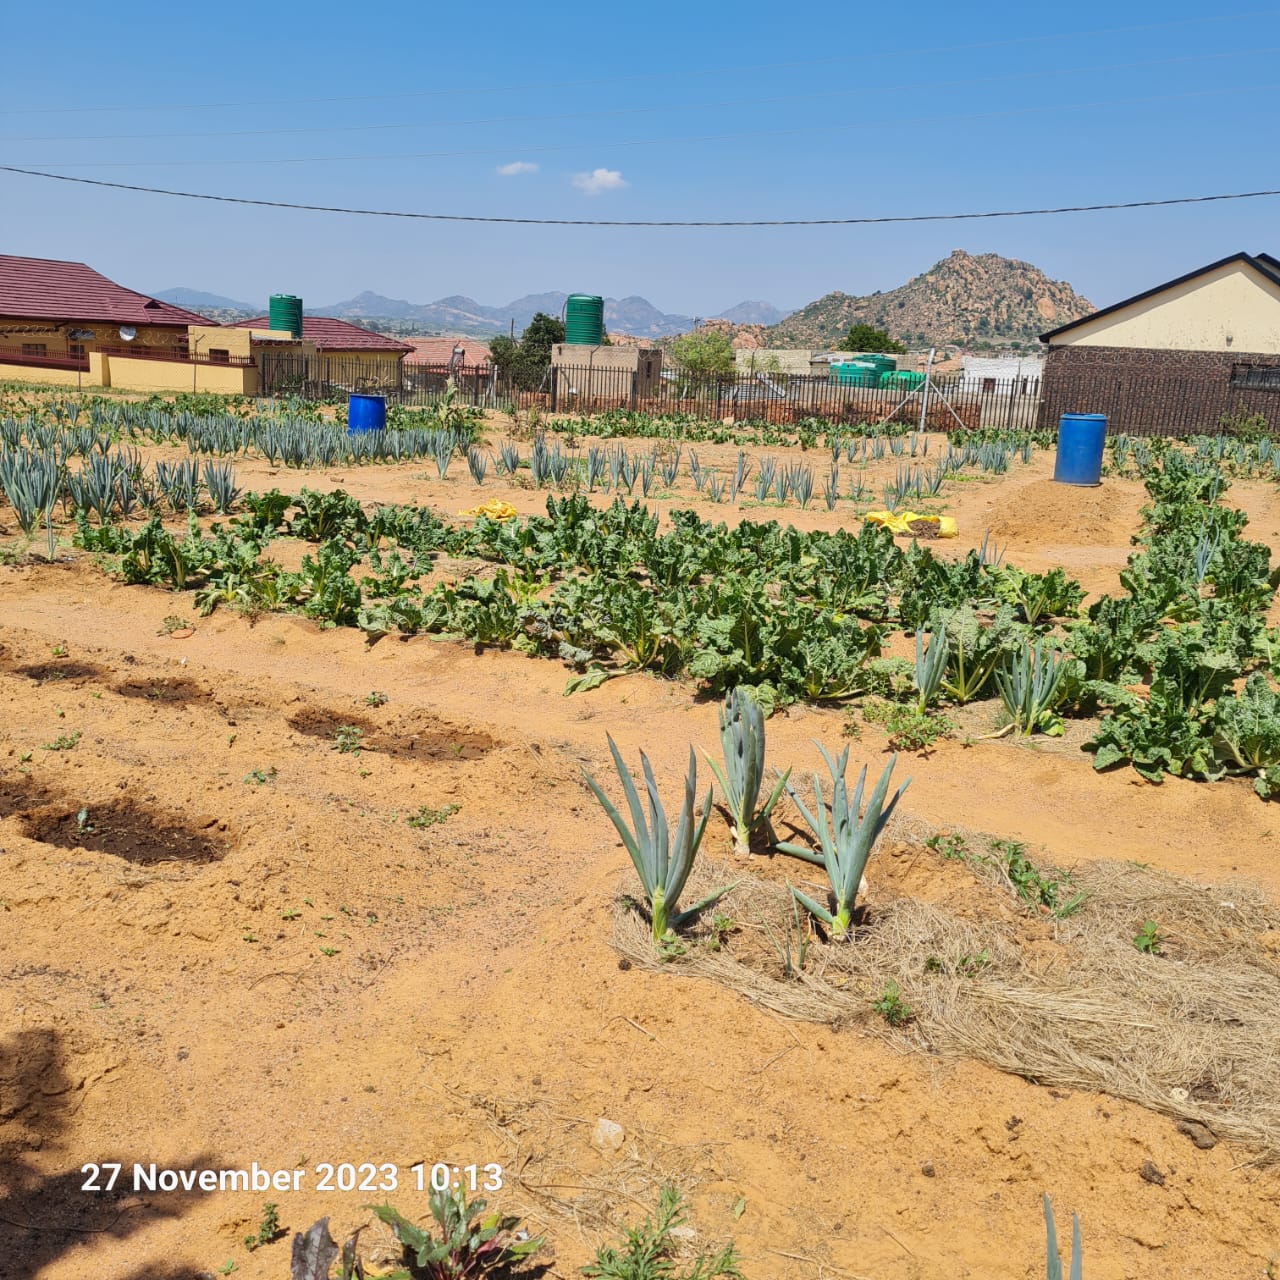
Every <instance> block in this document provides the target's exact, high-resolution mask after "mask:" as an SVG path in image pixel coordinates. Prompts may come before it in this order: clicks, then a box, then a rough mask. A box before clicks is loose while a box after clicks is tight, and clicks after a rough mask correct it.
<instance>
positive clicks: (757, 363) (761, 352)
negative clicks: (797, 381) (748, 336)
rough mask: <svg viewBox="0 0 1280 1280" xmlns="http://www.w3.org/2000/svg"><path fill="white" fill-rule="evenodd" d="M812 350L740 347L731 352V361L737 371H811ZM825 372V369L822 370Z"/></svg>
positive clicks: (806, 373) (802, 372) (804, 372)
mask: <svg viewBox="0 0 1280 1280" xmlns="http://www.w3.org/2000/svg"><path fill="white" fill-rule="evenodd" d="M814 354H815V353H814V352H812V351H809V350H807V349H806V350H803V351H801V350H797V349H793V348H776V349H771V348H760V347H757V348H741V349H739V350H736V351H735V352H734V353H733V363H734V364H735V365H736V366H737V370H738V372H739V373H799V374H805V375H808V374H809V373H811V372H812V369H811V367H810V366H811V365H812V363H813V357H814ZM823 372H825V369H824V370H823Z"/></svg>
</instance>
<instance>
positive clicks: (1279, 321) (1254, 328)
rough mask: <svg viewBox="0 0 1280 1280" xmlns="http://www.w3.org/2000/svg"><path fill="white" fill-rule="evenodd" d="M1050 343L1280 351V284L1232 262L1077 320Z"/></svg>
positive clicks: (1204, 349)
mask: <svg viewBox="0 0 1280 1280" xmlns="http://www.w3.org/2000/svg"><path fill="white" fill-rule="evenodd" d="M1050 346H1051V347H1109V348H1118V347H1126V348H1130V349H1138V350H1144V351H1224V352H1231V351H1236V352H1238V351H1252V352H1259V351H1260V352H1267V353H1271V354H1276V353H1280V285H1277V284H1275V283H1274V282H1273V281H1271V280H1269V279H1267V278H1266V277H1265V276H1263V275H1261V274H1260V273H1259V272H1257V271H1255V270H1253V268H1251V267H1248V266H1246V265H1245V264H1244V263H1241V262H1233V263H1228V264H1226V265H1225V266H1223V267H1219V268H1218V270H1216V271H1213V272H1210V273H1209V274H1207V275H1203V276H1198V277H1197V278H1196V279H1194V280H1189V281H1187V282H1186V283H1185V284H1181V285H1178V286H1176V287H1174V288H1171V289H1164V290H1161V292H1159V293H1157V294H1155V295H1153V296H1152V297H1150V298H1147V299H1145V300H1143V301H1142V302H1135V303H1133V304H1132V305H1130V306H1127V307H1123V308H1122V309H1121V310H1119V311H1116V312H1113V313H1112V314H1111V315H1107V316H1100V317H1098V318H1097V319H1093V320H1087V321H1085V323H1084V324H1081V325H1078V326H1077V327H1076V328H1074V329H1072V330H1071V331H1070V333H1064V334H1063V335H1062V336H1061V337H1060V338H1055V339H1054V340H1053V342H1052V343H1051V344H1050Z"/></svg>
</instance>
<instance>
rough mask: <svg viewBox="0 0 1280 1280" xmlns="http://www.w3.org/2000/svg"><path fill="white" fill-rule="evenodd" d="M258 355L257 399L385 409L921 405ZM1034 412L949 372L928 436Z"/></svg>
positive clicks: (849, 391) (864, 396) (1012, 389)
mask: <svg viewBox="0 0 1280 1280" xmlns="http://www.w3.org/2000/svg"><path fill="white" fill-rule="evenodd" d="M259 358H260V361H261V366H260V367H261V374H262V378H261V393H262V394H263V395H267V396H297V397H300V398H302V399H308V400H335V399H341V398H342V397H344V396H345V395H348V394H350V393H353V392H355V393H362V394H372V395H382V396H385V397H386V399H387V402H388V403H389V404H400V405H410V406H427V405H432V404H435V403H437V402H438V401H439V400H440V399H441V397H442V396H444V394H445V392H446V390H447V389H448V386H449V384H450V382H452V383H453V385H454V387H455V388H456V392H455V394H456V396H457V398H458V400H459V401H460V402H462V403H466V404H473V405H479V406H483V407H488V408H496V409H505V410H510V409H528V408H531V407H534V406H536V407H538V408H540V409H542V410H543V411H545V412H547V413H566V414H588V413H597V412H601V411H603V410H606V409H634V410H639V411H642V412H645V413H651V414H667V413H669V414H689V415H693V416H696V417H699V418H704V419H728V418H731V419H733V420H734V421H735V422H744V421H757V422H759V421H763V422H771V423H790V422H795V421H798V420H799V419H803V418H820V419H823V420H824V421H828V422H847V423H869V422H885V421H892V422H900V423H905V424H909V425H918V424H919V422H920V415H921V410H922V407H923V405H922V400H923V397H922V395H921V393H920V392H919V391H917V392H915V393H914V394H908V393H907V392H906V391H904V390H902V389H900V388H895V389H888V388H875V387H857V386H849V385H842V384H838V383H835V382H832V381H830V380H829V379H828V378H825V377H820V376H811V375H802V374H762V373H757V374H739V375H735V376H730V377H700V378H695V377H690V376H686V375H683V374H680V373H677V372H673V371H669V370H668V371H664V372H663V374H662V375H661V377H660V378H658V379H655V380H652V381H645V380H644V379H643V378H642V377H641V376H640V375H638V374H636V373H633V372H631V371H630V370H627V369H602V368H589V367H586V366H583V367H580V368H579V367H568V366H560V367H557V368H551V369H548V370H547V371H546V373H545V375H544V376H543V378H542V380H541V382H540V383H536V384H534V385H528V384H527V383H525V384H522V383H521V382H520V381H519V380H517V379H513V378H511V377H508V376H506V375H504V374H502V373H500V372H499V371H498V370H496V369H495V368H494V367H493V366H492V365H477V366H470V365H464V366H456V367H450V366H448V365H420V364H405V365H402V366H400V367H399V368H398V369H396V370H373V369H371V367H370V366H369V365H368V364H366V363H364V362H362V361H361V360H360V359H359V358H358V357H353V358H350V359H346V358H343V357H338V356H320V357H315V358H312V357H308V356H298V355H291V354H287V353H266V352H263V353H261V355H260V357H259ZM1039 410H1040V382H1039V379H1035V378H1018V379H1008V380H997V379H992V378H983V379H974V378H972V377H970V378H967V379H966V377H965V376H964V375H963V374H949V375H947V376H944V377H935V378H934V380H933V385H932V387H931V388H930V390H929V399H928V406H927V412H926V421H925V425H926V427H927V428H928V429H930V430H934V431H946V430H950V429H952V428H954V427H959V426H964V427H969V428H979V427H1005V428H1010V429H1017V430H1030V429H1032V428H1034V427H1035V425H1036V418H1037V415H1038V413H1039Z"/></svg>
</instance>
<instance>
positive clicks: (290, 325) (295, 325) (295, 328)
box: [267, 293, 302, 338]
mask: <svg viewBox="0 0 1280 1280" xmlns="http://www.w3.org/2000/svg"><path fill="white" fill-rule="evenodd" d="M267 323H268V325H270V327H271V328H272V329H280V330H282V331H286V332H288V333H291V334H293V336H294V337H295V338H301V337H302V299H301V298H295V297H294V296H293V294H291V293H273V294H272V295H271V301H270V302H269V303H268V304H267Z"/></svg>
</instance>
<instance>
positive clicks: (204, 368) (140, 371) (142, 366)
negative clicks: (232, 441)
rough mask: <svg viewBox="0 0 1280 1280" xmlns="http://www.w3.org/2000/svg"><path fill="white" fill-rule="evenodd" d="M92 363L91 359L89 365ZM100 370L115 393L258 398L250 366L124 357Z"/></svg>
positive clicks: (105, 363)
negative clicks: (191, 393)
mask: <svg viewBox="0 0 1280 1280" xmlns="http://www.w3.org/2000/svg"><path fill="white" fill-rule="evenodd" d="M92 359H93V357H92V356H91V357H90V360H91V362H92ZM103 366H104V367H103V374H102V376H103V379H104V380H103V382H102V385H103V386H104V387H115V388H117V389H118V390H124V391H212V392H216V393H217V394H219V395H228V396H253V395H257V394H258V371H257V369H255V368H253V367H251V366H242V365H224V364H188V363H185V362H183V361H178V360H135V359H131V358H129V357H127V356H110V357H104V358H103ZM90 368H91V369H92V363H91V365H90Z"/></svg>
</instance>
